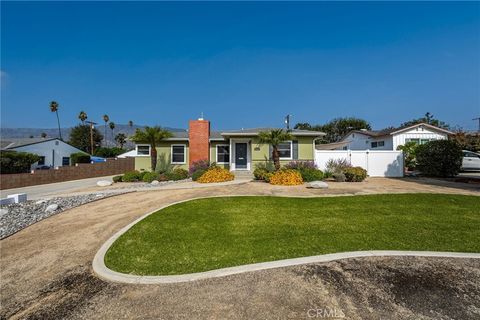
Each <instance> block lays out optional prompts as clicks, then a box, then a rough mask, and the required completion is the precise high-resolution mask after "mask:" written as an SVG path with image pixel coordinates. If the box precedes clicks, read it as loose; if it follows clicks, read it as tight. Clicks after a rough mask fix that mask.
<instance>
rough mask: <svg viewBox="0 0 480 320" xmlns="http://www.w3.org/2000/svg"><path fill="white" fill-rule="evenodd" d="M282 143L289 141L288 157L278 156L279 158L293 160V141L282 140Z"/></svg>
mask: <svg viewBox="0 0 480 320" xmlns="http://www.w3.org/2000/svg"><path fill="white" fill-rule="evenodd" d="M282 143H290V157H288V158H286V157H280V158H279V160H293V141H292V140H289V141H283V142H282ZM280 144H281V143H280ZM277 149H278V147H277ZM278 151H279V152H280V150H278Z"/></svg>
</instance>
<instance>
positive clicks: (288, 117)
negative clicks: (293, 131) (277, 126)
mask: <svg viewBox="0 0 480 320" xmlns="http://www.w3.org/2000/svg"><path fill="white" fill-rule="evenodd" d="M285 124H286V125H287V131H289V130H290V115H289V114H287V116H286V117H285Z"/></svg>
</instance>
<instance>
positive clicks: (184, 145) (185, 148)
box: [170, 144, 187, 164]
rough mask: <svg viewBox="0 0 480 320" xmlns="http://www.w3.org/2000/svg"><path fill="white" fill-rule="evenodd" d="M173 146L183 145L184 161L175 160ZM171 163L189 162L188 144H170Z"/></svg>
mask: <svg viewBox="0 0 480 320" xmlns="http://www.w3.org/2000/svg"><path fill="white" fill-rule="evenodd" d="M173 147H183V162H173ZM170 163H171V164H186V163H187V145H186V144H172V145H171V146H170Z"/></svg>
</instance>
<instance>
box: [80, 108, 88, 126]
mask: <svg viewBox="0 0 480 320" xmlns="http://www.w3.org/2000/svg"><path fill="white" fill-rule="evenodd" d="M78 119H80V121H82V124H85V120H87V119H88V116H87V113H86V112H85V111H83V110H82V111H80V113H79V114H78Z"/></svg>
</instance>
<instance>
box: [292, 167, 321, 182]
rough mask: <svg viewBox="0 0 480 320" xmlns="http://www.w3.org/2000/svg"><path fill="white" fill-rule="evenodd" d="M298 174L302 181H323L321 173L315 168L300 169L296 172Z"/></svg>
mask: <svg viewBox="0 0 480 320" xmlns="http://www.w3.org/2000/svg"><path fill="white" fill-rule="evenodd" d="M297 171H298V172H300V175H301V176H302V179H303V181H305V182H310V181H319V180H322V179H323V172H322V171H321V170H318V169H315V168H301V169H298V170H297Z"/></svg>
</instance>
